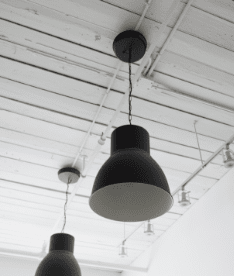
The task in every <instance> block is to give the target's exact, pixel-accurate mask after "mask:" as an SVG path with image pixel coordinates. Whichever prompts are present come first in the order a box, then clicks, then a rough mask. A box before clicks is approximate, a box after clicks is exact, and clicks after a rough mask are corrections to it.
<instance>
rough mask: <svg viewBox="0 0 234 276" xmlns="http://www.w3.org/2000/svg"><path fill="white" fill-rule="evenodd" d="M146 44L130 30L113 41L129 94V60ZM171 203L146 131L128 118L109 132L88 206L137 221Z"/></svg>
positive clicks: (158, 213) (160, 212)
mask: <svg viewBox="0 0 234 276" xmlns="http://www.w3.org/2000/svg"><path fill="white" fill-rule="evenodd" d="M146 46H147V44H146V40H145V38H144V36H143V35H142V34H140V33H139V32H137V31H133V30H128V31H125V32H123V33H121V34H119V35H118V36H117V37H116V38H115V40H114V43H113V49H114V52H115V54H116V56H117V57H118V58H119V59H120V60H122V61H124V62H127V61H128V63H129V77H130V78H129V79H130V94H131V63H132V62H135V61H138V60H140V59H141V58H142V57H143V56H144V54H145V51H146ZM130 111H131V108H130ZM172 204H173V197H172V196H171V194H170V189H169V185H168V183H167V179H166V177H165V175H164V173H163V171H162V169H161V168H160V166H159V165H158V164H157V163H156V162H155V160H154V159H153V158H152V157H151V156H150V141H149V133H148V132H147V131H146V130H145V129H144V128H143V127H140V126H137V125H131V121H130V125H124V126H120V127H118V128H116V129H115V130H114V131H113V132H112V134H111V156H110V157H109V159H108V160H107V161H106V162H105V163H104V164H103V166H102V167H101V169H100V170H99V172H98V174H97V176H96V178H95V182H94V186H93V189H92V193H91V196H90V199H89V205H90V208H91V209H92V210H93V211H94V212H95V213H97V214H98V215H100V216H102V217H105V218H107V219H111V220H116V221H126V222H137V221H145V220H150V219H153V218H156V217H159V216H161V215H163V214H164V213H166V212H167V211H169V210H170V208H171V207H172Z"/></svg>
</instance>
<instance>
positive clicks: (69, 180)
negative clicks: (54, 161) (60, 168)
mask: <svg viewBox="0 0 234 276" xmlns="http://www.w3.org/2000/svg"><path fill="white" fill-rule="evenodd" d="M71 181H72V179H70V178H69V179H68V182H67V191H66V202H65V204H64V224H63V229H62V231H61V233H63V230H64V226H65V224H66V205H67V194H68V188H69V184H70V183H71Z"/></svg>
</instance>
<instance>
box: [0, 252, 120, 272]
mask: <svg viewBox="0 0 234 276" xmlns="http://www.w3.org/2000/svg"><path fill="white" fill-rule="evenodd" d="M39 263H40V261H39V260H36V259H35V260H34V259H28V260H25V259H22V258H15V257H5V256H0V275H1V276H34V275H35V272H36V270H37V267H38V265H39ZM80 269H81V273H82V276H119V275H120V273H118V272H114V271H107V270H102V269H94V268H89V267H83V266H80Z"/></svg>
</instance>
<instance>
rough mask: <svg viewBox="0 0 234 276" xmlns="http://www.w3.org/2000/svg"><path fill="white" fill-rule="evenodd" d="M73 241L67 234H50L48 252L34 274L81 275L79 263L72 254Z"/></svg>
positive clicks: (46, 275) (52, 275)
mask: <svg viewBox="0 0 234 276" xmlns="http://www.w3.org/2000/svg"><path fill="white" fill-rule="evenodd" d="M74 241H75V239H74V237H73V236H71V235H69V234H64V233H57V234H54V235H52V236H51V237H50V249H49V253H48V254H47V255H46V256H45V258H44V259H43V260H42V261H41V262H40V264H39V266H38V268H37V270H36V274H35V276H68V275H69V276H81V271H80V267H79V264H78V262H77V260H76V259H75V257H74V255H73V251H74Z"/></svg>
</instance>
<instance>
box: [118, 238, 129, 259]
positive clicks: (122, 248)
mask: <svg viewBox="0 0 234 276" xmlns="http://www.w3.org/2000/svg"><path fill="white" fill-rule="evenodd" d="M119 256H120V258H127V257H128V252H127V247H126V245H125V241H123V242H122V244H121V245H120V250H119Z"/></svg>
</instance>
